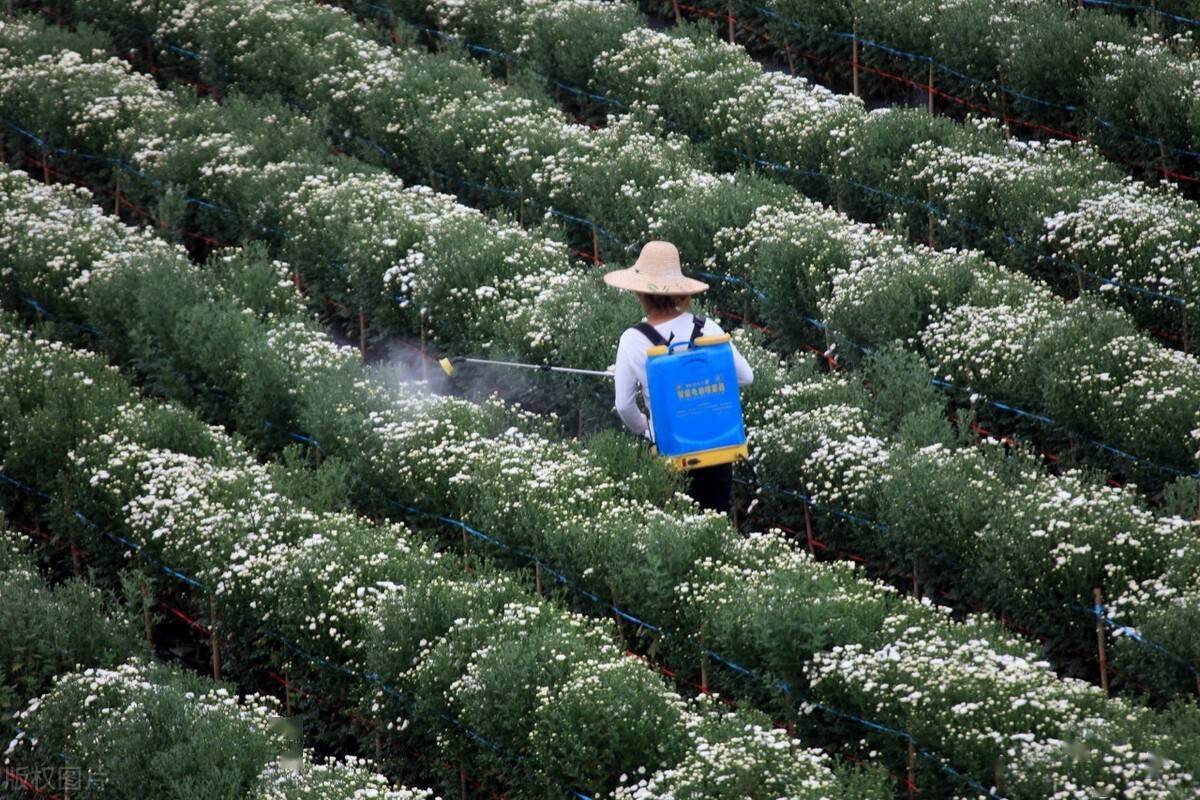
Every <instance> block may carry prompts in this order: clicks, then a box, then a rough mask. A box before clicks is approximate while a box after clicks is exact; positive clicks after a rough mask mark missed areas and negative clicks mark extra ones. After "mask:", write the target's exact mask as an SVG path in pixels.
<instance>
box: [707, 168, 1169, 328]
mask: <svg viewBox="0 0 1200 800" xmlns="http://www.w3.org/2000/svg"><path fill="white" fill-rule="evenodd" d="M729 152H731V153H733V154H735V155H736V156H737V157H738V158H740V159H742V160H743V161H746V162H749V163H753V164H754V165H755V166H758V167H763V168H765V169H770V170H771V171H773V172H776V173H790V174H793V175H800V176H803V177H808V178H819V179H821V180H824V181H827V182H829V183H834V184H840V185H843V186H849V187H851V188H854V189H858V190H859V191H862V192H864V193H865V194H871V195H878V196H880V197H885V198H887V199H889V200H893V201H895V202H898V203H901V204H903V205H907V206H910V207H916V208H921V209H923V210H925V211H927V212H929V213H930V214H932V215H934V216H936V217H938V218H939V219H941V220H943V221H946V222H950V223H953V224H954V225H957V226H958V227H960V228H964V229H966V230H971V231H977V232H979V233H983V234H985V235H987V234H991V233H992V230H991V229H990V228H987V227H986V226H984V225H981V224H979V223H977V222H973V221H971V220H969V219H966V218H964V217H957V216H955V215H953V214H951V213H950V212H948V211H946V209H944V208H942V207H941V206H939V205H937V204H935V203H930V202H928V201H926V200H921V199H920V198H917V197H912V196H910V195H903V194H896V193H894V192H890V191H887V190H886V189H880V188H879V187H877V186H871V185H869V184H866V183H860V182H859V181H853V180H844V179H841V178H839V177H838V176H836V175H830V174H829V173H826V172H821V171H819V170H812V169H801V168H798V167H789V166H788V165H787V164H781V163H779V162H776V161H767V160H765V159H761V158H755V157H753V156H750V155H747V154H746V153H743V152H741V151H739V150H736V149H733V148H730V149H729ZM1002 238H1003V239H1004V242H1005V243H1006V244H1008V245H1011V246H1013V247H1016V248H1018V249H1020V250H1024V251H1028V250H1031V249H1033V248H1032V247H1031V246H1030V244H1029V243H1028V242H1026V241H1024V240H1022V239H1019V238H1017V237H1016V236H1013V235H1011V234H1002ZM1034 255H1035V257H1036V258H1037V259H1038V260H1040V261H1049V262H1051V263H1053V264H1056V265H1059V266H1062V267H1066V268H1067V269H1069V270H1071V271H1072V272H1078V273H1080V274H1082V275H1087V276H1088V277H1090V278H1092V279H1094V280H1097V281H1099V282H1101V283H1104V284H1108V285H1111V286H1116V287H1118V288H1121V289H1124V290H1126V291H1130V292H1134V293H1136V294H1144V295H1146V296H1148V297H1152V298H1154V299H1156V300H1163V301H1166V302H1168V303H1172V304H1175V305H1180V306H1184V307H1186V306H1188V305H1189V301H1188V300H1186V299H1185V298H1182V297H1178V296H1176V295H1171V294H1166V293H1164V292H1159V291H1155V290H1154V289H1149V288H1146V287H1144V286H1138V285H1137V284H1132V283H1126V282H1124V281H1120V280H1117V279H1116V278H1113V277H1109V276H1104V275H1100V274H1098V273H1094V272H1091V271H1089V270H1087V269H1085V268H1084V267H1083V266H1081V265H1079V264H1076V263H1075V262H1073V261H1068V260H1066V259H1064V258H1061V257H1059V256H1054V255H1047V254H1043V253H1034Z"/></svg>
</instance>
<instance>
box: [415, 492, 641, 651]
mask: <svg viewBox="0 0 1200 800" xmlns="http://www.w3.org/2000/svg"><path fill="white" fill-rule="evenodd" d="M391 505H392V506H394V507H395V508H398V509H400V510H402V511H404V512H406V513H409V514H415V515H417V516H422V517H429V518H431V519H435V520H437V521H438V522H441V523H442V524H444V525H449V526H451V527H455V528H459V529H461V530H463V531H465V532H466V533H468V534H469V535H471V536H473V537H474V538H476V539H479V540H480V541H482V542H486V543H488V544H490V545H492V546H493V547H497V548H499V549H501V550H504V551H506V552H509V553H512V554H513V555H516V556H519V557H520V558H522V559H524V560H525V561H528V562H530V563H532V564H536V565H537V566H538V567H539V568H541V570H542V571H543V572H546V573H548V574H550V575H551V576H552V577H553V578H554V579H555V580H556V581H557V582H558V583H561V584H563V585H564V586H566V587H567V588H569V589H572V590H574V591H575V592H578V593H579V594H581V595H583V596H584V597H586V598H587V599H588V600H591V601H592V602H594V603H598V604H599V605H601V606H603V607H605V608H606V609H608V610H609V611H612V612H613V613H614V614H616V615H617V616H619V617H621V618H622V619H624V620H626V621H627V622H631V623H633V624H634V625H638V626H640V627H643V628H645V629H646V630H649V631H653V632H654V633H662V632H663V630H662V628H660V627H659V626H657V625H654V624H652V623H649V622H647V621H646V620H644V619H641V618H639V617H637V616H636V615H634V614H631V613H629V612H628V611H626V610H624V609H622V608H619V607H618V606H616V605H614V604H612V603H609V602H607V601H605V600H604V599H603V598H601V597H600V596H599V595H597V594H595V593H594V592H592V591H589V590H588V589H585V588H584V587H583V586H580V585H579V584H577V583H576V582H574V581H573V580H571V579H570V578H568V577H567V576H566V575H565V574H563V573H562V572H559V571H558V570H556V569H554V568H553V567H551V566H550V565H548V564H547V563H546V562H545V561H543V560H542V559H541V558H540V557H538V556H537V555H535V554H533V553H530V552H529V551H527V550H523V549H521V548H519V547H514V546H513V545H510V544H508V543H507V542H504V541H501V540H500V539H497V538H496V537H494V536H491V535H489V534H486V533H484V532H483V531H481V530H478V529H477V528H474V527H472V526H470V525H468V524H467V523H465V522H463V521H462V520H460V519H455V518H453V517H448V516H444V515H441V514H435V513H433V512H431V511H424V510H422V509H420V508H415V507H413V506H408V505H404V504H403V503H397V502H392V503H391Z"/></svg>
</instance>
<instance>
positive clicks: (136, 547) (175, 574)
mask: <svg viewBox="0 0 1200 800" xmlns="http://www.w3.org/2000/svg"><path fill="white" fill-rule="evenodd" d="M0 480H4V481H5V482H7V483H10V484H12V485H13V486H15V487H17V488H18V489H21V490H22V491H24V492H27V493H29V494H32V495H36V496H37V497H40V498H42V499H43V500H48V501H50V502H52V503H61V502H62V500H61V499H60V498H58V497H55V496H54V495H51V494H46V493H45V492H43V491H41V490H40V489H36V488H34V487H33V486H30V485H28V484H26V483H22V482H21V481H19V480H17V479H16V478H14V477H12V476H11V475H9V474H8V473H7V472H0ZM72 514H73V515H74V516H75V518H76V519H77V520H79V521H80V522H82V523H83V524H84V525H86V526H87V527H89V528H91V529H92V530H94V531H98V532H99V534H100V535H101V536H103V537H105V538H106V539H109V540H111V541H114V542H117V543H119V544H122V545H124V546H125V547H128V548H129V549H130V550H132V551H133V552H135V553H137V554H138V555H140V556H141V557H142V558H145V559H146V561H148V562H149V563H150V564H152V565H154V566H157V567H158V568H159V569H160V570H162V571H163V572H164V573H166V574H167V575H170V576H171V577H172V578H176V579H177V580H180V581H183V582H184V583H187V584H188V585H190V586H194V587H196V588H198V589H201V590H204V591H207V589H206V588H205V586H204V584H203V583H201V582H200V581H198V580H196V579H195V578H192V577H189V576H188V575H186V574H184V573H183V572H180V571H179V570H177V569H174V568H173V567H171V566H169V565H168V564H166V563H164V562H162V561H158V560H156V559H154V558H151V557H149V556H147V555H146V553H145V546H144V545H141V544H138V543H137V542H134V541H130V540H129V539H126V538H125V537H123V536H120V535H119V534H116V533H113V532H112V531H106V530H103V529H102V528H101V527H100V526H99V525H97V524H96V523H95V522H92V521H91V520H90V519H88V518H87V517H86V516H84V514H83V512H82V511H80V510H79V509H72Z"/></svg>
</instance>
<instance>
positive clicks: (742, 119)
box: [346, 0, 1200, 349]
mask: <svg viewBox="0 0 1200 800" xmlns="http://www.w3.org/2000/svg"><path fill="white" fill-rule="evenodd" d="M346 5H349V6H351V7H359V8H362V7H366V8H368V9H371V10H373V11H375V13H376V14H377V15H378V9H380V8H383V9H384V10H385V11H390V12H391V13H393V14H395V15H398V16H399V17H401V18H403V19H407V20H410V21H411V22H414V23H417V24H420V25H430V26H436V27H437V28H438V29H439V30H442V31H445V32H447V33H450V34H453V35H456V36H458V37H461V39H462V40H463V41H467V42H472V43H478V44H480V45H484V46H486V47H488V48H491V49H492V50H497V49H498V50H500V51H502V52H506V53H511V54H517V55H518V56H519V62H518V63H520V64H522V65H525V64H528V65H529V66H530V67H531V68H532V69H534V70H535V71H538V72H541V73H543V74H545V75H547V76H549V77H550V78H552V79H554V80H557V81H560V82H565V83H566V84H571V85H576V86H582V87H587V88H588V89H589V90H591V91H593V92H600V93H602V94H603V95H605V96H607V97H610V98H614V99H617V100H619V101H620V102H621V105H622V107H623V108H626V109H636V110H637V111H638V112H641V113H646V114H649V115H650V116H652V117H655V118H659V119H661V120H663V121H664V122H665V123H666V124H668V125H670V126H671V127H673V128H674V129H676V130H679V131H681V132H683V133H686V134H688V135H689V136H691V137H692V138H693V139H696V140H698V141H700V142H701V143H703V148H704V149H705V151H706V152H707V153H708V154H709V155H710V156H711V157H712V159H713V163H714V164H716V165H717V166H719V167H721V168H724V169H736V168H737V167H738V166H740V165H743V164H745V163H747V162H751V163H753V162H756V161H760V162H765V163H766V164H768V165H775V166H774V169H773V174H774V176H775V177H777V178H779V179H782V180H784V181H787V182H789V183H791V184H792V185H794V186H796V187H797V188H799V189H801V190H802V191H804V192H805V193H806V194H808V195H809V196H811V197H813V198H814V199H817V200H820V201H822V202H826V203H829V204H836V205H837V207H838V209H839V210H842V211H844V212H845V213H847V214H848V215H850V216H851V217H853V218H855V219H857V220H860V221H865V222H870V223H873V224H878V223H883V222H886V223H888V224H890V225H891V226H893V227H894V228H896V229H897V230H899V231H902V232H905V233H907V234H908V235H909V236H910V237H912V238H916V239H918V240H923V239H927V238H928V239H931V240H933V239H936V241H937V243H938V245H939V246H942V247H958V248H979V249H982V250H983V251H985V252H986V253H988V254H989V255H990V256H991V257H993V258H996V259H998V260H999V261H1000V262H1001V263H1003V264H1005V265H1007V266H1010V267H1015V268H1017V269H1021V270H1023V271H1025V272H1030V273H1033V274H1035V275H1048V276H1049V278H1050V283H1051V285H1053V286H1054V287H1055V289H1056V291H1058V292H1059V293H1065V294H1068V295H1074V294H1076V293H1077V292H1079V291H1080V290H1081V289H1082V288H1084V287H1085V286H1086V287H1088V288H1091V289H1097V288H1098V289H1100V290H1101V291H1102V292H1105V293H1106V296H1107V297H1108V298H1109V299H1111V300H1113V301H1116V302H1118V303H1120V304H1122V305H1124V306H1125V307H1128V308H1130V310H1131V311H1133V312H1134V314H1135V316H1136V317H1137V318H1138V319H1139V321H1140V322H1142V323H1143V324H1146V325H1150V326H1151V327H1154V328H1157V329H1161V330H1164V331H1171V332H1173V333H1175V334H1177V335H1181V336H1182V335H1184V334H1186V335H1187V339H1188V341H1187V343H1186V346H1185V349H1187V348H1188V347H1190V345H1191V336H1192V335H1194V334H1195V333H1196V331H1197V330H1200V306H1198V305H1197V304H1198V302H1200V272H1198V271H1197V270H1200V208H1198V207H1197V206H1196V204H1195V203H1194V202H1192V201H1189V200H1185V199H1183V198H1182V197H1180V196H1179V194H1178V192H1176V191H1172V190H1169V189H1160V188H1152V187H1150V186H1147V185H1146V184H1144V183H1141V182H1137V181H1130V180H1128V179H1125V178H1124V177H1123V175H1122V172H1121V170H1119V169H1118V168H1116V167H1114V166H1112V165H1111V164H1108V163H1106V162H1105V161H1104V160H1103V159H1102V158H1101V157H1100V156H1099V155H1098V154H1097V153H1096V152H1095V151H1093V150H1091V149H1090V148H1088V147H1085V146H1081V145H1080V146H1071V145H1069V144H1068V143H1063V142H1056V143H1050V144H1048V145H1038V144H1037V143H1031V142H1025V141H1019V140H1011V141H1010V140H1007V139H1006V138H1005V137H1004V135H1003V133H1002V131H1000V130H999V129H998V128H996V127H995V126H989V125H977V124H973V123H956V122H952V121H950V120H947V119H945V118H939V117H934V116H931V115H929V114H927V113H925V112H923V111H916V110H890V111H887V112H871V113H868V112H867V111H866V109H865V107H864V106H863V104H862V102H861V101H859V100H858V98H854V97H849V96H845V95H842V96H839V95H834V94H831V93H830V92H828V91H826V90H825V89H823V88H820V87H816V86H813V85H811V84H809V83H808V82H807V81H805V80H803V79H799V78H793V77H789V76H785V75H779V74H774V73H767V72H764V70H763V68H762V67H761V66H760V65H759V64H757V63H756V62H754V61H753V60H752V59H751V58H750V56H749V55H748V54H747V53H746V52H745V50H743V49H742V48H741V47H738V46H735V45H730V44H726V43H724V42H721V41H719V40H716V39H713V38H711V37H710V36H706V35H704V34H705V31H702V30H701V31H697V30H693V29H690V28H687V27H685V28H684V30H683V31H674V32H671V33H667V32H664V31H652V30H650V29H649V28H647V27H646V20H645V19H644V18H642V17H641V16H640V15H638V14H636V13H634V11H633V9H632V6H631V5H628V4H622V3H578V2H574V0H560V1H559V2H554V3H525V2H522V0H491V2H482V3H469V4H465V5H464V4H461V3H453V2H449V1H448V0H384V2H383V3H382V4H381V5H380V4H374V3H371V4H364V3H355V2H349V3H347V4H346ZM387 19H388V18H387V17H386V16H385V17H384V20H385V21H386V20H387ZM496 20H501V21H502V22H501V23H499V24H497V23H496ZM565 54H569V55H565ZM502 64H503V65H504V66H508V65H507V64H505V63H504V62H502ZM572 97H574V96H572ZM767 169H768V172H772V169H771V168H770V167H768V168H767Z"/></svg>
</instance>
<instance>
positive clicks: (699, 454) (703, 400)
mask: <svg viewBox="0 0 1200 800" xmlns="http://www.w3.org/2000/svg"><path fill="white" fill-rule="evenodd" d="M697 323H698V324H697V325H696V329H695V331H694V332H693V335H692V337H691V338H690V339H689V340H688V341H681V342H676V343H675V344H671V343H669V342H668V341H666V340H665V339H663V337H662V335H661V334H659V333H658V331H656V330H655V329H654V328H653V326H651V325H649V324H648V323H642V324H641V325H639V326H638V330H640V331H641V332H642V333H643V334H645V335H646V337H647V338H648V339H649V340H650V342H651V344H652V345H653V346H652V347H651V348H650V349H649V350H647V351H646V384H647V386H646V394H647V396H648V398H649V405H650V419H651V420H653V425H654V443H655V446H656V447H657V448H658V453H659V455H661V456H664V457H665V458H666V459H667V460H668V461H669V462H670V463H671V464H673V465H674V466H676V467H677V468H679V469H681V470H691V469H698V468H700V467H713V466H717V465H718V464H729V463H732V462H734V461H737V460H739V459H744V458H748V457H749V450H748V449H747V447H746V428H745V424H744V422H743V420H742V401H741V397H740V396H739V394H738V382H737V371H736V369H735V368H734V365H733V346H732V345H731V344H730V343H729V341H730V337H729V334H721V335H720V336H698V335H697V334H698V333H699V331H700V329H701V327H702V326H703V324H704V320H703V319H702V318H697ZM439 363H440V364H441V366H442V369H443V370H444V371H445V373H446V374H447V375H453V374H454V372H455V369H454V365H455V364H459V363H468V364H490V365H492V366H501V367H513V368H517V369H530V370H536V371H540V372H565V373H570V374H574V375H594V376H597V377H603V378H612V377H613V373H611V372H605V371H601V370H592V369H574V368H572V367H555V366H548V365H547V366H543V365H539V364H523V363H520V362H516V361H493V360H490V359H486V358H466V357H463V356H458V357H455V358H443V359H442V360H441V361H440V362H439Z"/></svg>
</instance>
